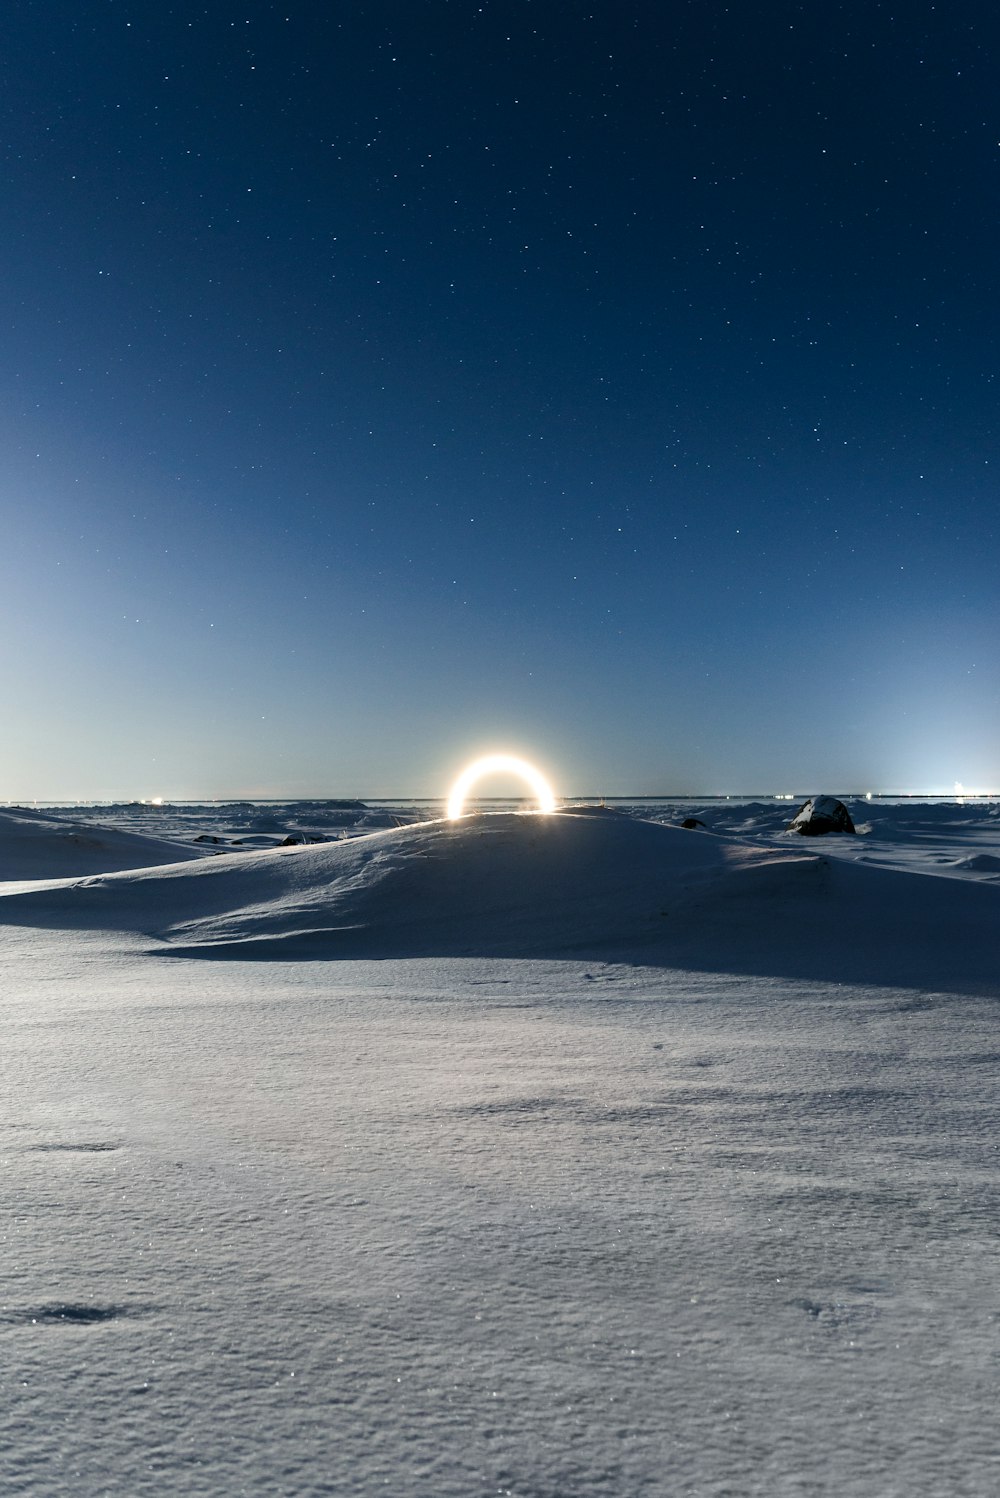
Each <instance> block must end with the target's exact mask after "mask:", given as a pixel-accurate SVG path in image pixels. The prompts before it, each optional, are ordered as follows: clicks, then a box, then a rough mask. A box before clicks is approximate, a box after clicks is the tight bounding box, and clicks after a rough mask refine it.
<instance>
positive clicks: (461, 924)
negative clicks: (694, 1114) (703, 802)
mask: <svg viewBox="0 0 1000 1498" xmlns="http://www.w3.org/2000/svg"><path fill="white" fill-rule="evenodd" d="M998 915H1000V889H998V888H997V886H996V885H995V884H993V883H992V882H985V883H970V882H968V881H960V880H956V879H947V878H934V877H930V876H928V875H926V874H916V873H910V872H907V871H903V870H896V869H886V868H874V867H868V866H864V865H859V864H852V863H845V862H843V861H840V860H837V859H830V858H826V857H824V856H822V855H820V854H814V853H812V852H811V851H810V852H803V853H799V852H798V850H795V851H794V852H793V851H791V850H788V849H787V848H774V847H766V846H760V845H753V844H749V843H746V842H744V841H741V840H740V839H738V838H735V837H726V836H716V835H712V834H705V833H699V834H698V836H694V835H693V834H692V833H691V832H689V831H685V830H682V829H681V828H679V827H674V826H665V825H663V824H660V823H652V822H645V821H641V820H638V819H634V818H631V817H628V816H624V815H621V814H619V813H616V812H613V811H608V810H604V809H601V808H593V807H589V808H578V809H569V810H566V811H563V812H560V813H557V814H555V815H552V816H539V815H524V814H516V813H496V814H487V815H482V816H474V817H467V818H463V819H462V820H461V821H458V822H441V821H436V822H425V823H420V824H416V825H413V826H409V827H403V828H398V829H393V830H392V831H386V832H378V833H373V834H370V835H368V836H364V837H359V838H356V839H353V840H351V841H348V842H344V843H337V844H327V845H318V846H312V847H308V846H307V847H300V848H288V849H281V850H273V851H268V852H253V853H245V854H231V855H227V856H226V857H225V858H210V859H204V860H200V861H199V862H197V863H187V864H184V865H183V866H172V867H162V868H152V869H144V870H140V871H138V872H125V873H114V874H109V875H107V876H102V877H98V878H88V879H83V880H74V881H67V880H63V881H58V882H51V883H49V884H36V885H34V886H31V887H29V888H22V889H19V890H18V889H15V890H11V891H10V892H8V893H6V894H5V895H4V894H3V893H2V892H0V921H2V922H5V923H8V924H17V925H27V926H48V927H52V928H56V929H74V928H89V929H92V930H107V931H122V932H125V931H127V932H132V933H138V934H141V935H142V936H144V937H148V938H149V939H151V940H152V941H153V942H154V943H155V946H154V950H157V951H161V952H164V953H170V954H174V955H178V956H191V957H217V958H218V957H225V958H240V959H264V958H280V959H303V958H311V959H320V960H330V959H339V958H355V957H366V958H371V957H383V956H392V957H409V956H467V955H475V956H529V955H530V956H569V955H574V956H584V957H588V958H589V957H594V958H595V959H601V958H609V957H615V958H618V959H628V960H633V961H636V962H640V963H644V964H654V965H667V966H675V967H686V968H697V969H707V970H713V971H714V970H718V971H737V972H743V973H751V974H753V973H761V974H773V975H783V976H798V977H811V978H816V979H818V980H825V981H827V982H845V981H864V982H869V983H872V982H874V983H892V984H902V985H907V984H908V985H913V984H916V985H917V986H922V987H926V986H931V987H937V988H944V989H949V988H954V987H956V986H958V987H959V988H962V989H968V988H969V987H970V986H971V987H972V988H975V989H979V988H982V987H989V986H991V985H995V983H996V978H997V952H996V939H995V932H996V930H997V917H998Z"/></svg>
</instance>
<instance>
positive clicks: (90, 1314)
mask: <svg viewBox="0 0 1000 1498" xmlns="http://www.w3.org/2000/svg"><path fill="white" fill-rule="evenodd" d="M848 804H849V806H850V810H851V813H852V816H853V817H854V820H855V823H856V825H857V827H858V833H857V835H856V836H854V837H849V836H828V837H823V838H809V839H806V838H801V837H798V836H796V835H794V834H789V833H788V832H787V831H786V830H785V829H786V826H787V823H788V821H789V820H790V817H791V815H792V813H793V811H794V809H795V807H794V805H792V804H790V803H788V802H778V801H774V800H772V799H764V798H761V799H758V800H753V799H748V800H744V801H736V800H735V799H734V800H727V801H719V800H711V801H710V800H702V801H688V800H685V801H682V800H675V801H664V802H652V801H641V802H640V801H637V802H634V803H614V804H611V803H609V804H608V805H607V806H603V807H602V806H600V805H589V806H571V805H570V806H566V807H565V808H564V809H562V810H560V811H559V812H557V813H556V814H555V815H553V816H550V817H543V816H537V815H532V814H530V813H529V814H524V813H521V812H517V811H513V810H511V809H509V807H507V808H504V807H500V806H498V805H497V804H494V805H493V808H492V809H489V810H486V811H485V812H481V813H480V814H478V815H472V816H469V817H467V818H464V819H462V820H461V821H460V822H457V823H448V822H445V821H442V820H441V819H440V816H439V809H438V808H437V807H436V806H435V805H433V804H431V803H423V804H417V803H396V804H394V805H388V804H385V803H367V804H363V803H334V802H323V801H312V802H288V803H268V804H263V803H250V802H245V803H218V804H207V803H203V804H199V805H185V806H149V805H127V806H126V805H121V806H110V805H105V806H72V807H69V806H65V805H63V806H48V807H45V806H38V807H34V806H32V807H29V808H19V807H15V806H8V807H0V1004H2V1012H3V1025H4V1046H3V1049H2V1053H0V1054H2V1056H3V1081H4V1097H5V1102H6V1106H5V1109H4V1114H3V1117H2V1119H0V1144H2V1148H3V1166H4V1184H5V1191H4V1196H5V1201H4V1217H3V1227H2V1231H3V1234H4V1262H3V1270H2V1274H3V1286H2V1295H0V1336H2V1338H3V1344H4V1353H5V1356H4V1359H3V1364H2V1369H3V1371H2V1374H0V1382H2V1384H3V1393H2V1399H0V1491H3V1492H4V1493H6V1492H10V1493H17V1494H30V1495H38V1498H42V1495H46V1498H48V1495H52V1494H62V1493H65V1494H70V1495H73V1498H91V1495H93V1498H97V1495H107V1494H113V1495H116V1498H117V1495H123V1498H124V1495H135V1494H150V1495H164V1494H166V1495H175V1494H176V1495H181V1494H184V1495H188V1494H197V1495H201V1494H204V1495H220V1494H249V1495H255V1498H256V1495H265V1494H268V1495H270V1494H287V1495H307V1494H308V1495H318V1494H336V1495H359V1498H360V1495H369V1494H375V1493H380V1494H381V1493H387V1492H388V1493H393V1494H406V1495H427V1498H432V1495H433V1498H480V1495H482V1498H486V1495H488V1494H508V1495H512V1498H598V1495H599V1498H632V1495H649V1498H652V1495H655V1498H659V1495H664V1498H666V1495H674V1494H678V1495H681V1494H684V1495H698V1498H703V1495H711V1498H723V1495H728V1498H743V1495H747V1498H749V1495H796V1498H798V1495H802V1498H805V1495H818V1494H823V1495H826V1494H829V1495H851V1498H855V1495H857V1498H860V1495H865V1498H883V1495H899V1498H903V1495H906V1498H911V1495H919V1498H924V1495H926V1498H931V1495H934V1498H937V1495H944V1494H947V1495H982V1498H986V1495H993V1494H995V1493H997V1492H998V1491H1000V1441H998V1437H997V1434H996V1418H995V1405H996V1397H997V1390H998V1375H1000V1335H998V1318H1000V1267H998V1256H997V1251H996V1250H997V1239H998V1229H1000V1170H998V1142H997V1141H998V1139H1000V1129H998V1123H1000V1119H998V1095H1000V1094H998V1087H997V1083H998V1079H1000V1035H998V1017H1000V1009H998V1000H1000V963H998V933H1000V923H998V916H1000V806H998V805H997V804H996V803H995V802H992V801H986V800H971V799H970V800H967V801H965V802H964V803H959V802H956V801H950V802H949V801H944V800H941V801H933V802H932V801H925V802H921V801H917V800H914V799H912V798H906V799H899V800H895V801H892V800H882V799H873V800H872V801H871V802H866V801H863V800H851V801H849V803H848ZM690 816H694V817H697V818H699V819H700V820H701V821H703V822H704V823H705V828H704V829H696V830H686V829H683V828H682V827H681V826H680V825H679V823H680V822H681V820H682V819H683V818H684V817H690Z"/></svg>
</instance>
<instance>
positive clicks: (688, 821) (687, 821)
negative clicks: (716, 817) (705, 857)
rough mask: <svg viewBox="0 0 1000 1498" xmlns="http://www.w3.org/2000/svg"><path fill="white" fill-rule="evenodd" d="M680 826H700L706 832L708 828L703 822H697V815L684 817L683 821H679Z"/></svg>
mask: <svg viewBox="0 0 1000 1498" xmlns="http://www.w3.org/2000/svg"><path fill="white" fill-rule="evenodd" d="M681 826H682V827H689V828H694V827H702V828H704V829H705V831H706V832H707V831H708V828H707V827H705V824H704V822H699V821H698V818H697V817H685V818H684V820H683V822H682V823H681Z"/></svg>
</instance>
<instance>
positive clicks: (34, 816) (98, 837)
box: [0, 808, 202, 881]
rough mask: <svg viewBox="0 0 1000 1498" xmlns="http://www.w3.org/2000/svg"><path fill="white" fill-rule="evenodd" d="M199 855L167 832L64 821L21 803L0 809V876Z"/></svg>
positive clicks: (143, 865)
mask: <svg viewBox="0 0 1000 1498" xmlns="http://www.w3.org/2000/svg"><path fill="white" fill-rule="evenodd" d="M201 856H202V854H201V852H200V850H197V849H192V848H186V847H184V846H183V845H182V844H180V843H175V842H171V841H169V840H168V839H167V838H159V837H147V836H145V835H143V834H141V833H136V832H122V831H120V830H119V829H118V828H116V827H107V826H95V825H93V824H91V823H89V822H81V821H69V820H67V818H66V817H65V816H63V817H56V816H48V815H46V814H45V813H44V812H38V811H33V810H29V809H26V808H23V809H22V808H18V809H17V810H16V811H14V810H8V811H0V881H4V880H6V881H10V880H17V879H21V880H28V879H63V878H73V877H74V876H76V875H80V874H106V873H108V872H110V871H111V870H112V869H148V868H149V867H150V866H151V865H153V864H164V863H185V862H187V861H189V860H190V859H194V858H199V857H201Z"/></svg>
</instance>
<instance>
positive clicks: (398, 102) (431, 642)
mask: <svg viewBox="0 0 1000 1498" xmlns="http://www.w3.org/2000/svg"><path fill="white" fill-rule="evenodd" d="M998 42H1000V19H998V16H997V12H996V8H995V6H994V5H993V4H992V0H990V3H987V0H981V3H978V0H975V3H963V0H956V3H954V4H952V5H947V6H945V5H943V4H937V5H934V4H929V3H926V0H907V3H906V4H905V5H898V6H897V5H888V4H885V3H879V0H851V3H846V4H836V3H830V4H824V5H822V6H821V5H816V4H812V3H803V4H793V3H786V0H769V3H766V4H764V3H738V0H737V3H732V0H730V3H727V4H722V3H719V0H669V3H668V0H641V3H640V0H614V3H611V0H607V3H605V0H601V3H586V0H580V3H569V0H380V3H368V0H351V3H336V0H331V3H325V4H322V5H320V4H316V3H309V4H305V3H302V0H286V3H281V4H271V3H267V0H250V3H246V4H239V5H237V4H235V3H230V0H211V3H208V0H200V3H197V4H195V3H189V0H168V3H165V4H163V5H153V4H150V3H148V0H143V3H139V0H88V3H87V4H86V5H81V4H80V3H79V0H9V3H8V4H7V5H6V6H5V7H4V10H3V16H2V19H0V82H2V88H0V101H2V104H0V107H2V111H3V117H4V119H3V133H2V149H3V172H2V176H0V184H2V185H0V192H2V200H0V205H2V213H3V223H4V226H5V227H4V232H3V235H2V238H0V298H2V304H3V337H2V339H0V391H2V400H0V438H2V452H3V460H2V467H0V518H2V528H0V536H2V545H0V614H2V624H3V642H4V649H3V652H2V664H0V694H2V695H0V702H2V703H3V709H4V710H3V723H4V728H3V733H2V735H0V798H2V797H15V798H16V797H26V796H37V797H40V798H43V797H52V798H55V797H76V796H79V797H95V798H97V797H117V796H152V795H164V796H167V797H184V796H202V795H204V796H244V795H247V796H249V795H256V796H286V795H287V796H310V795H334V796H336V795H364V794H368V795H371V796H379V795H384V796H389V795H394V794H398V795H418V796H420V795H431V794H440V793H443V792H444V791H445V790H446V788H447V785H448V783H449V781H450V779H451V778H452V776H453V774H454V773H455V772H457V770H458V769H459V768H461V766H462V765H463V764H464V762H465V761H466V760H467V759H468V758H470V757H471V756H472V755H474V754H476V753H482V752H486V751H487V750H496V749H503V750H508V751H512V752H516V753H520V754H522V755H525V756H526V757H527V758H529V759H531V760H533V761H537V763H539V764H540V765H541V766H542V767H543V768H545V769H546V770H547V771H549V772H550V774H551V776H552V778H553V780H554V782H555V784H556V788H557V789H558V790H560V791H562V792H564V793H593V794H601V793H603V794H608V795H613V794H650V795H652V794H661V793H662V794H667V793H675V794H680V793H685V792H689V793H692V794H703V793H710V792H715V793H726V792H729V793H739V792H747V791H763V792H779V791H780V792H792V791H796V792H798V791H802V792H811V791H836V790H842V791H843V790H865V789H882V790H888V789H903V790H906V789H909V790H924V791H931V790H950V789H951V787H952V786H953V784H954V783H955V782H956V781H961V782H962V783H963V784H964V785H965V786H966V787H967V788H970V787H980V788H988V787H996V786H1000V651H998V649H997V640H998V633H1000V632H998V625H1000V586H998V523H997V522H998V498H1000V496H998V488H997V478H998V469H1000V456H998V454H997V451H996V448H997V429H998V427H997V418H996V410H997V397H998V394H1000V388H998V387H1000V381H998V378H997V374H998V370H997V354H998V337H997V335H998V318H1000V297H998V294H997V264H998V256H997V242H998V241H997V223H998V164H1000V108H998V99H1000V90H998V89H997V83H996V80H997V62H998V57H1000V47H998Z"/></svg>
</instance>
